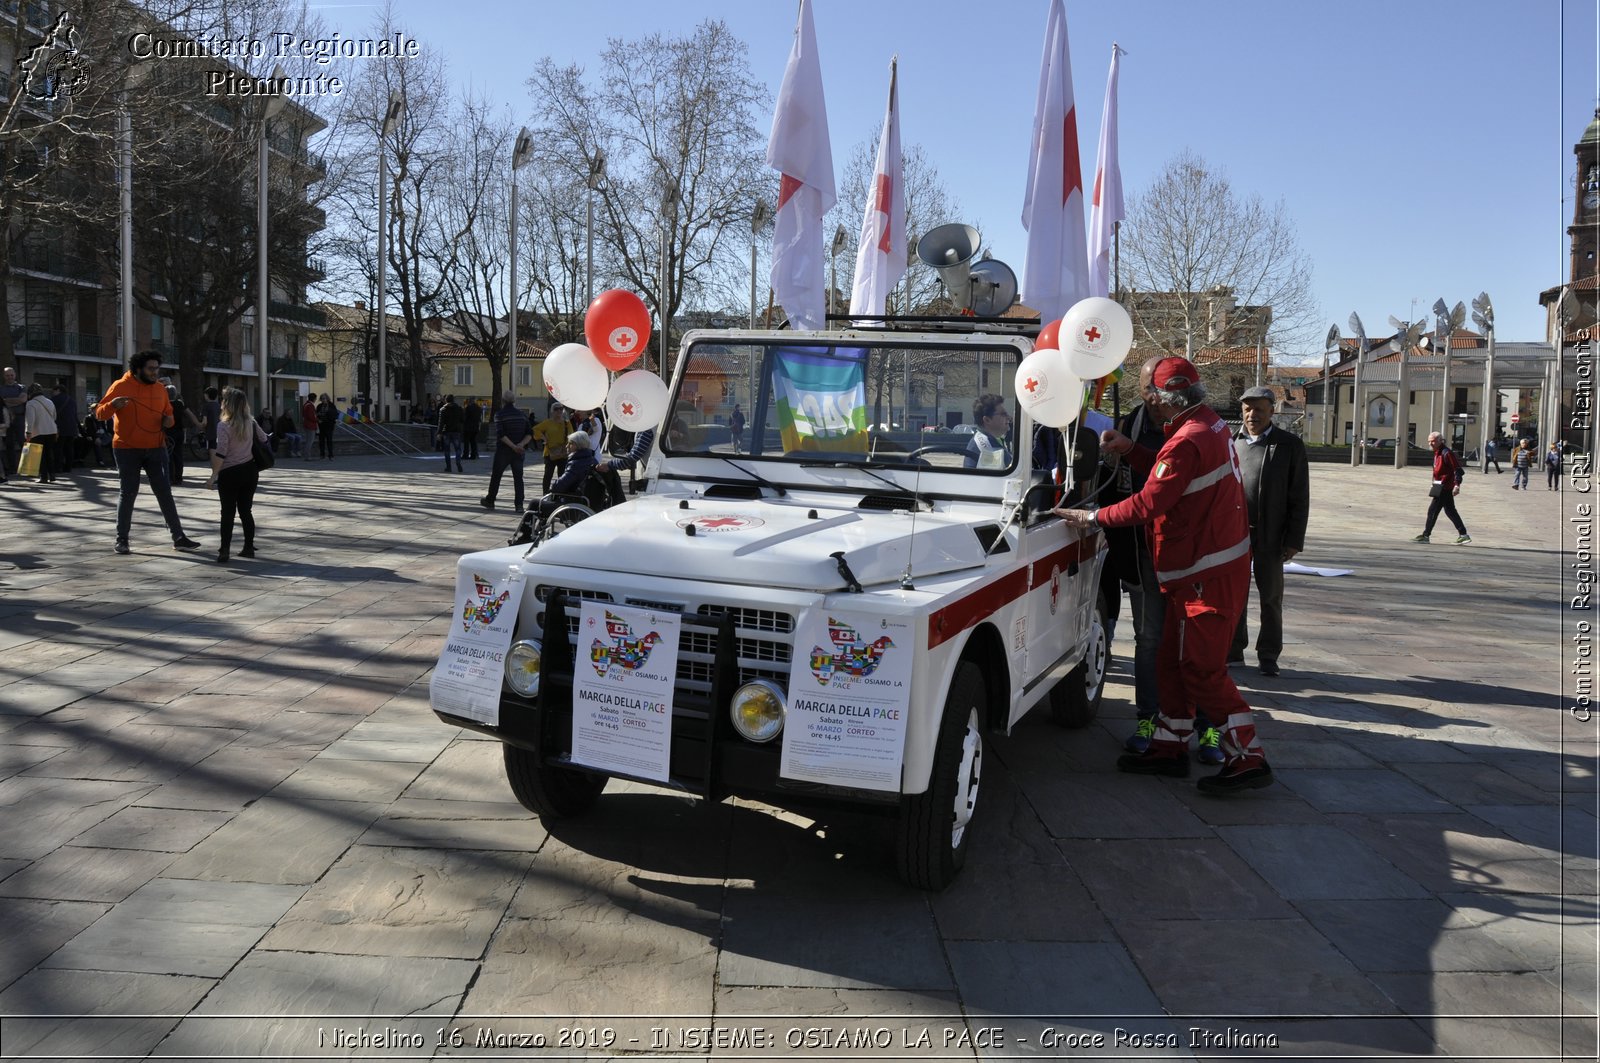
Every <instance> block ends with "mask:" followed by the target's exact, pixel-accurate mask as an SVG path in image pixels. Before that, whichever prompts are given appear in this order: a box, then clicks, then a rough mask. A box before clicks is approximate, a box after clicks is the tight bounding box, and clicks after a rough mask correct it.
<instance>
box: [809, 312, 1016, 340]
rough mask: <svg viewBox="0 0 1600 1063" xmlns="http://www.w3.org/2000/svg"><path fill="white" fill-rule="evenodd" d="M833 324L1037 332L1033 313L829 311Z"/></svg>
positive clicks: (1013, 333)
mask: <svg viewBox="0 0 1600 1063" xmlns="http://www.w3.org/2000/svg"><path fill="white" fill-rule="evenodd" d="M827 320H828V324H829V325H830V326H831V327H834V328H846V329H852V330H854V331H856V332H993V333H999V334H1003V335H1008V336H1027V337H1030V338H1033V337H1037V336H1038V335H1039V329H1040V327H1041V322H1040V321H1039V319H1038V318H1036V317H1020V318H1019V317H975V316H973V315H971V314H890V315H887V316H885V315H881V314H880V315H853V314H829V315H828V317H827Z"/></svg>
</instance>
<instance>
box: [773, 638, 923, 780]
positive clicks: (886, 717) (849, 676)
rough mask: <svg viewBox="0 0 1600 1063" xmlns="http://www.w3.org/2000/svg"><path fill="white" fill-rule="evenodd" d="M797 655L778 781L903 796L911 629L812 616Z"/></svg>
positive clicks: (797, 640) (798, 640)
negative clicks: (900, 790)
mask: <svg viewBox="0 0 1600 1063" xmlns="http://www.w3.org/2000/svg"><path fill="white" fill-rule="evenodd" d="M794 647H795V652H794V659H793V661H792V662H791V664H790V666H789V706H788V720H787V722H786V723H785V724H784V728H783V758H782V761H781V763H780V765H779V768H778V774H779V775H782V776H783V777H784V778H788V779H800V780H804V781H806V782H816V783H827V784H830V785H833V786H853V787H857V788H859V789H863V790H887V791H891V792H895V791H898V790H899V789H900V768H901V765H902V763H903V762H904V760H905V745H906V716H907V715H908V714H909V711H910V706H911V661H912V657H913V656H914V654H915V650H916V634H915V632H913V630H912V628H911V623H910V621H907V620H890V619H888V618H885V617H881V616H871V615H869V614H866V613H855V612H844V611H838V610H829V609H808V610H806V612H805V613H804V614H803V615H802V616H801V617H800V622H799V623H798V624H797V625H796V627H795V635H794Z"/></svg>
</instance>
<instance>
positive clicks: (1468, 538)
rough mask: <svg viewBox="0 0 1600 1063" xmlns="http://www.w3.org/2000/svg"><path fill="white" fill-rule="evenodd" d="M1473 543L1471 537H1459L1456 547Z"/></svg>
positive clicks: (1457, 537)
mask: <svg viewBox="0 0 1600 1063" xmlns="http://www.w3.org/2000/svg"><path fill="white" fill-rule="evenodd" d="M1471 541H1472V536H1470V535H1458V536H1456V545H1457V546H1459V545H1461V544H1462V543H1470V542H1471Z"/></svg>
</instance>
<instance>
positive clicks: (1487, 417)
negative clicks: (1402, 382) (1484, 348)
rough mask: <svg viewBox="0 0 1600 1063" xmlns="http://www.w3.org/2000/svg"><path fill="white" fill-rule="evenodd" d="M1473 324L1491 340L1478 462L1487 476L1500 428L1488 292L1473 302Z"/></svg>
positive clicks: (1481, 406)
mask: <svg viewBox="0 0 1600 1063" xmlns="http://www.w3.org/2000/svg"><path fill="white" fill-rule="evenodd" d="M1472 323H1473V324H1474V325H1476V326H1478V330H1479V331H1480V332H1482V333H1483V334H1484V335H1485V336H1487V337H1488V339H1489V353H1488V357H1487V358H1486V360H1485V361H1484V364H1483V399H1482V401H1481V402H1479V403H1478V416H1479V418H1480V419H1481V420H1482V422H1483V423H1482V425H1481V426H1480V428H1479V432H1478V460H1479V462H1480V464H1481V467H1482V468H1483V471H1484V472H1485V473H1486V474H1487V473H1488V471H1489V440H1490V439H1492V438H1494V434H1495V433H1496V432H1497V431H1498V430H1499V428H1500V423H1499V422H1500V397H1499V395H1497V394H1496V393H1495V389H1494V304H1493V303H1491V302H1490V301H1489V293H1488V292H1479V293H1478V297H1477V298H1476V299H1474V300H1472ZM1491 426H1492V427H1491Z"/></svg>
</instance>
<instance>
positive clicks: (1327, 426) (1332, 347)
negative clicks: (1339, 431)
mask: <svg viewBox="0 0 1600 1063" xmlns="http://www.w3.org/2000/svg"><path fill="white" fill-rule="evenodd" d="M1338 349H1339V326H1338V325H1329V326H1328V338H1327V339H1326V340H1324V341H1323V343H1322V445H1323V446H1328V445H1329V444H1331V443H1332V442H1333V435H1332V432H1333V422H1332V421H1330V420H1329V416H1330V415H1329V413H1328V392H1329V391H1330V390H1331V389H1332V386H1333V384H1332V381H1330V380H1329V379H1328V352H1329V351H1336V350H1338Z"/></svg>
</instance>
